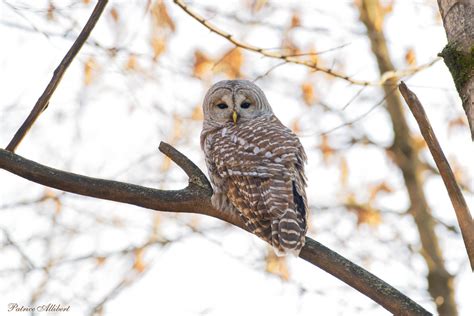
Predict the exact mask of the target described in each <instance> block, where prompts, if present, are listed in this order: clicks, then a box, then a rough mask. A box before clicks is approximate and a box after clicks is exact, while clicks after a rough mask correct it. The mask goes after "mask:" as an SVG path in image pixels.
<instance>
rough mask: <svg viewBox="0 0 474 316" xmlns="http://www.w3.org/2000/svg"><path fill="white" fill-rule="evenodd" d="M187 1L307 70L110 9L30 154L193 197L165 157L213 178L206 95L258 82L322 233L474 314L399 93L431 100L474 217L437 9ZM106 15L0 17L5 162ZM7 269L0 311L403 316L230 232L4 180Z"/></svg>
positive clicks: (0, 246)
mask: <svg viewBox="0 0 474 316" xmlns="http://www.w3.org/2000/svg"><path fill="white" fill-rule="evenodd" d="M186 4H187V5H188V7H189V8H190V9H191V10H193V12H195V13H197V14H199V15H200V16H202V17H204V18H205V19H206V20H207V21H208V22H209V23H211V24H212V25H214V26H215V27H216V28H218V29H220V30H223V31H224V32H226V33H228V34H231V35H232V36H233V38H235V39H237V40H238V41H239V42H241V43H245V44H249V45H253V46H255V47H258V48H263V49H266V51H267V52H272V53H275V54H281V55H284V56H290V57H291V58H292V59H293V60H297V61H303V62H304V63H306V64H307V65H300V64H296V63H294V62H287V61H285V60H282V59H278V58H271V57H268V56H265V54H262V53H258V52H252V51H250V50H248V49H242V48H238V47H236V46H235V45H234V44H232V43H231V42H229V40H227V39H226V38H223V37H221V36H219V35H216V34H215V33H213V32H211V31H210V30H209V29H208V28H206V27H205V26H203V25H202V24H200V23H199V22H198V21H196V20H195V19H194V18H193V17H192V16H190V15H189V14H188V13H187V12H185V10H183V8H181V7H180V6H178V5H177V4H175V3H173V2H172V1H168V0H133V1H124V0H116V1H109V4H108V5H107V8H106V10H105V12H104V14H103V16H102V17H101V18H100V20H99V22H98V24H97V26H96V28H95V29H94V30H93V32H92V34H91V36H90V38H89V40H88V42H87V43H86V44H85V46H84V47H83V48H82V50H81V52H80V53H79V55H78V56H77V58H76V59H75V61H74V62H73V64H72V65H71V67H70V68H69V69H68V71H67V73H66V75H65V77H64V79H63V81H62V82H61V84H60V86H59V87H58V89H57V91H56V93H55V94H54V96H53V97H52V99H51V102H50V105H49V107H48V108H47V110H46V111H45V112H44V113H43V114H42V115H41V116H40V118H39V119H38V121H37V123H36V124H35V125H34V127H33V128H32V130H31V131H30V132H29V134H28V135H27V136H26V138H25V140H24V141H23V142H22V143H21V145H20V146H19V148H18V150H17V153H18V154H19V155H22V156H24V157H26V158H28V159H31V160H34V161H37V162H39V163H42V164H45V165H47V166H51V167H54V168H58V169H62V170H66V171H71V172H74V173H79V174H84V175H88V176H93V177H99V178H105V179H111V180H118V181H125V182H130V183H135V184H140V185H144V186H149V187H154V188H160V189H177V188H182V187H184V186H185V185H186V184H187V178H186V176H185V174H184V172H182V170H180V169H179V168H178V167H177V166H176V165H174V164H173V163H172V162H171V161H170V160H169V159H168V158H166V157H165V156H164V155H162V154H161V153H160V152H159V151H158V145H159V142H160V141H166V142H168V143H170V144H172V145H173V146H175V147H176V148H177V149H179V150H180V151H182V152H183V153H185V154H186V155H187V156H188V157H189V158H190V159H192V160H193V161H194V162H195V163H196V164H198V165H199V166H200V167H201V169H202V170H205V164H204V159H203V154H202V152H201V150H200V148H199V133H200V130H201V126H202V110H201V102H202V99H203V97H204V94H205V92H206V90H207V89H208V88H209V87H210V86H211V85H212V84H213V83H215V82H217V81H219V80H222V79H236V78H245V79H249V80H254V81H255V82H256V83H257V84H258V85H259V86H260V87H261V88H262V89H263V90H264V91H265V93H266V95H267V98H268V99H269V101H270V103H271V105H272V107H273V109H274V112H275V113H276V115H277V116H278V117H279V118H280V119H281V121H282V122H283V123H284V124H285V125H287V126H288V127H290V128H291V129H292V130H293V131H294V132H295V133H296V134H297V135H298V136H299V137H300V139H301V141H302V143H303V145H304V147H305V149H306V151H307V154H308V157H309V163H308V165H307V175H308V178H309V185H308V188H307V192H308V198H309V203H310V206H311V213H310V216H311V220H310V229H309V231H308V235H309V236H311V237H312V238H314V239H316V240H318V241H319V242H321V243H323V244H325V245H326V246H328V247H330V248H331V249H333V250H335V251H337V252H338V253H340V254H342V255H343V256H345V257H347V258H348V259H350V260H352V261H353V262H355V263H357V264H359V265H362V266H363V267H364V268H366V269H367V270H369V271H370V272H372V273H374V274H376V275H377V276H379V277H380V278H382V279H383V280H385V281H386V282H388V283H390V284H391V285H393V286H394V287H396V288H397V289H399V290H400V291H402V292H403V293H404V294H406V295H408V296H409V297H410V298H412V299H413V300H415V301H416V302H418V303H419V304H421V305H422V306H424V307H425V308H426V309H428V310H429V311H431V312H432V313H434V314H440V315H456V314H459V315H473V314H474V302H473V300H472V293H473V291H474V282H473V277H472V273H471V271H470V268H469V264H468V261H467V256H466V251H465V249H464V244H463V242H462V239H461V236H460V232H459V228H458V225H457V222H456V218H455V213H454V211H453V208H452V206H451V203H450V201H449V198H448V195H447V192H446V189H445V187H444V185H443V183H442V180H441V178H440V177H439V175H438V172H437V168H436V166H435V165H434V162H433V160H432V159H431V155H430V153H429V151H428V149H427V147H426V145H425V143H424V141H423V139H422V138H421V136H420V134H419V130H418V127H417V125H416V123H415V121H414V119H413V117H412V116H411V113H409V111H408V108H407V107H406V105H405V103H404V102H402V100H401V98H400V96H399V94H398V92H397V90H396V85H395V84H396V82H397V81H398V80H399V79H401V80H405V82H406V83H407V85H408V86H409V87H410V88H411V89H412V90H413V91H414V92H415V93H417V95H418V97H419V98H420V100H421V101H422V103H423V104H424V106H425V108H426V111H427V113H428V116H429V118H430V120H431V123H432V125H433V128H434V130H435V132H436V134H437V136H438V138H439V140H440V143H441V146H442V147H443V149H444V151H445V154H446V156H447V157H448V160H449V161H450V163H451V165H452V167H453V169H454V173H455V175H456V177H457V180H458V182H459V184H460V186H461V187H462V191H463V193H464V195H465V197H466V199H467V202H468V204H469V205H470V206H471V209H472V208H473V203H472V202H473V190H474V183H473V176H474V165H473V164H472V161H473V158H474V149H473V146H472V143H471V140H470V135H469V129H468V127H467V120H466V118H465V116H464V112H463V109H462V106H461V101H460V99H459V96H458V94H457V92H456V89H455V87H454V84H453V81H452V77H451V75H450V73H449V71H448V70H447V68H446V67H445V65H444V63H443V61H442V60H440V59H439V58H438V57H437V54H438V53H439V52H440V51H441V50H442V49H443V47H444V45H445V44H446V37H445V31H444V29H443V25H442V21H441V18H440V15H439V10H438V6H437V3H436V1H434V0H417V1H408V0H385V1H382V0H380V1H378V0H355V1H347V0H346V1H342V0H337V1H325V2H323V1H309V0H308V1H271V0H234V1H201V0H199V1H187V2H186ZM94 5H95V1H90V0H81V1H78V0H75V1H71V0H63V1H51V0H50V1H45V0H42V1H39V0H38V1H34V2H32V1H26V0H23V1H22V0H3V1H1V2H0V37H1V38H2V45H1V49H0V87H2V89H1V97H0V144H1V146H2V147H5V146H6V145H7V144H8V142H9V141H10V139H11V138H12V137H13V135H14V133H15V132H16V130H17V129H18V128H19V126H20V125H21V123H22V122H23V120H24V119H25V118H26V116H27V115H28V113H29V112H30V110H31V108H32V107H33V105H34V103H35V102H36V100H37V98H38V97H39V96H40V94H41V93H42V91H43V89H44V88H45V87H46V85H47V83H48V82H49V80H50V78H51V76H52V73H53V71H54V69H55V67H56V66H57V65H58V64H59V62H60V60H61V59H62V58H63V56H64V54H65V53H66V51H67V50H68V49H69V47H70V46H71V45H72V43H73V41H74V40H75V39H76V37H77V35H78V34H79V32H80V30H81V29H82V27H83V26H84V24H85V22H86V20H87V18H88V17H89V15H90V13H91V12H92V9H93V7H94ZM267 55H268V54H267ZM308 65H309V66H308ZM311 65H315V66H314V67H312V66H311ZM315 67H319V68H324V69H326V70H330V71H326V72H323V71H315ZM330 72H331V73H336V74H338V75H336V76H335V75H333V74H331V73H330ZM340 77H347V78H346V79H341V78H340ZM0 254H1V260H0V293H1V294H0V311H1V312H0V314H5V313H6V311H7V305H8V303H18V304H19V305H25V306H36V305H41V304H48V303H55V304H59V303H60V304H62V305H66V306H67V305H70V306H71V309H70V311H69V312H67V313H58V314H61V315H64V314H67V315H130V314H150V313H154V314H157V315H242V314H249V313H250V314H263V315H269V314H272V315H315V314H316V315H389V313H388V312H387V311H385V310H384V309H383V308H382V307H380V306H378V305H377V304H375V303H374V302H373V301H371V300H370V299H368V298H366V297H365V296H363V295H361V294H359V293H358V292H357V291H356V290H354V289H352V288H350V287H348V286H347V285H345V284H344V283H342V282H341V281H339V280H338V279H336V278H334V277H332V276H330V275H328V274H327V273H325V272H324V271H322V270H319V269H318V268H315V267H314V266H311V265H310V264H308V263H306V262H304V261H303V260H301V259H297V258H277V257H275V256H274V254H273V251H272V250H271V249H270V248H269V247H268V245H266V244H265V243H264V242H263V241H261V240H259V239H258V238H257V237H255V236H252V235H250V234H248V233H246V232H244V231H242V230H240V229H238V228H236V227H233V226H231V225H229V224H226V223H223V222H221V221H219V220H217V219H213V218H209V217H205V216H199V215H190V214H169V213H160V212H155V211H151V210H147V209H142V208H138V207H134V206H130V205H122V204H119V203H114V202H109V201H101V200H97V199H93V198H88V197H82V196H77V195H73V194H68V193H64V192H61V191H57V190H53V189H49V188H46V187H43V186H41V185H38V184H35V183H32V182H28V181H26V180H24V179H22V178H19V177H17V176H15V175H12V174H10V173H7V172H5V171H3V170H0ZM52 314H54V313H52Z"/></svg>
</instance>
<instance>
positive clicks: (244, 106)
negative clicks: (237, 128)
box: [240, 102, 251, 109]
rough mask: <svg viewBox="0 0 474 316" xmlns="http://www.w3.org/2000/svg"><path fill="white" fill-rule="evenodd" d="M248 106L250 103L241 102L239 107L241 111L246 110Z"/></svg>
mask: <svg viewBox="0 0 474 316" xmlns="http://www.w3.org/2000/svg"><path fill="white" fill-rule="evenodd" d="M250 106H251V104H250V102H242V104H241V105H240V107H241V108H242V109H248V108H249V107H250Z"/></svg>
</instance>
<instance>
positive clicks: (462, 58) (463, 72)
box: [438, 0, 474, 140]
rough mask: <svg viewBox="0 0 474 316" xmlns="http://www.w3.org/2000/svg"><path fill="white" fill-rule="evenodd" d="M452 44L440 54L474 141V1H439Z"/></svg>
mask: <svg viewBox="0 0 474 316" xmlns="http://www.w3.org/2000/svg"><path fill="white" fill-rule="evenodd" d="M438 6H439V11H440V13H441V18H442V19H443V24H444V29H445V30H446V36H447V37H448V44H447V45H446V47H445V48H444V49H443V51H442V52H441V53H440V56H442V57H443V58H444V62H445V63H446V66H448V68H449V71H450V72H451V75H452V76H453V80H454V84H455V85H456V89H457V90H458V93H459V96H460V97H461V100H462V106H463V108H464V111H465V112H466V115H467V120H468V122H469V126H470V128H471V137H472V139H473V140H474V0H438Z"/></svg>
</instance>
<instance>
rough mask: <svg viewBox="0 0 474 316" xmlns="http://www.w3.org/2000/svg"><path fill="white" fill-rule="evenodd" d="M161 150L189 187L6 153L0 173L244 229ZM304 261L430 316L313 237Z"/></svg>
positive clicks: (200, 181)
mask: <svg viewBox="0 0 474 316" xmlns="http://www.w3.org/2000/svg"><path fill="white" fill-rule="evenodd" d="M160 150H161V151H162V152H163V153H164V154H166V155H167V156H168V157H169V158H170V159H171V160H173V161H174V162H176V163H177V164H178V165H179V166H180V167H181V168H182V169H183V170H184V171H185V172H186V174H187V175H188V177H189V184H188V186H187V187H186V188H184V189H181V190H169V191H167V190H157V189H152V188H147V187H143V186H139V185H134V184H130V183H123V182H117V181H111V180H103V179H97V178H91V177H86V176H82V175H78V174H74V173H70V172H65V171H61V170H57V169H53V168H49V167H46V166H44V165H41V164H39V163H36V162H34V161H31V160H28V159H25V158H23V157H21V156H18V155H16V154H14V153H11V152H9V151H6V150H3V149H0V168H1V169H5V170H7V171H9V172H11V173H14V174H16V175H18V176H20V177H22V178H25V179H28V180H30V181H33V182H36V183H40V184H43V185H45V186H48V187H52V188H56V189H58V190H63V191H67V192H71V193H76V194H80V195H84V196H91V197H95V198H100V199H105V200H110V201H116V202H122V203H128V204H133V205H137V206H141V207H145V208H148V209H152V210H158V211H164V212H183V213H196V214H204V215H208V216H212V217H215V218H219V219H221V220H223V221H226V222H228V223H230V224H233V225H236V226H238V227H240V228H243V229H245V228H244V226H243V223H242V222H241V220H240V218H239V216H238V215H237V214H232V213H229V212H222V211H219V210H216V209H214V208H213V207H212V205H211V202H210V197H211V195H212V188H211V186H210V185H209V182H208V180H207V178H206V176H205V175H204V174H203V173H202V172H201V170H199V168H198V167H197V166H196V165H194V164H193V163H192V161H190V160H189V159H188V158H187V157H186V156H184V155H183V154H181V153H180V152H178V151H177V150H176V149H174V148H173V147H172V146H170V145H168V144H165V143H161V144H160ZM300 257H301V258H302V259H304V260H306V261H308V262H310V263H312V264H314V265H316V266H318V267H320V268H321V269H323V270H324V271H326V272H328V273H330V274H332V275H333V276H335V277H337V278H338V279H340V280H342V281H343V282H345V283H347V284H348V285H349V286H351V287H353V288H355V289H357V290H358V291H359V292H361V293H363V294H364V295H366V296H368V297H370V298H371V299H373V300H374V301H375V302H377V303H379V304H380V305H382V306H383V307H384V308H386V309H387V310H388V311H390V312H392V313H393V314H395V315H431V314H430V313H428V312H427V311H426V310H425V309H423V308H422V307H421V306H419V305H418V304H416V303H415V302H414V301H412V300H411V299H409V298H408V297H406V296H405V295H403V294H402V293H401V292H399V291H398V290H396V289H395V288H393V287H392V286H390V285H389V284H387V283H385V282H384V281H382V280H381V279H379V278H377V277H376V276H374V275H373V274H371V273H369V272H368V271H366V270H364V269H363V268H362V267H360V266H358V265H356V264H354V263H352V262H351V261H349V260H347V259H345V258H344V257H342V256H340V255H339V254H337V253H336V252H334V251H332V250H330V249H329V248H327V247H325V246H323V245H322V244H320V243H318V242H316V241H314V240H313V239H311V238H309V237H306V245H305V246H304V248H303V249H302V251H301V253H300Z"/></svg>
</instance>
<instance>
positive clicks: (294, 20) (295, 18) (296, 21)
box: [290, 12, 301, 29]
mask: <svg viewBox="0 0 474 316" xmlns="http://www.w3.org/2000/svg"><path fill="white" fill-rule="evenodd" d="M299 26H301V18H300V15H299V13H296V12H295V13H293V15H292V16H291V23H290V29H294V28H295V27H299Z"/></svg>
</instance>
